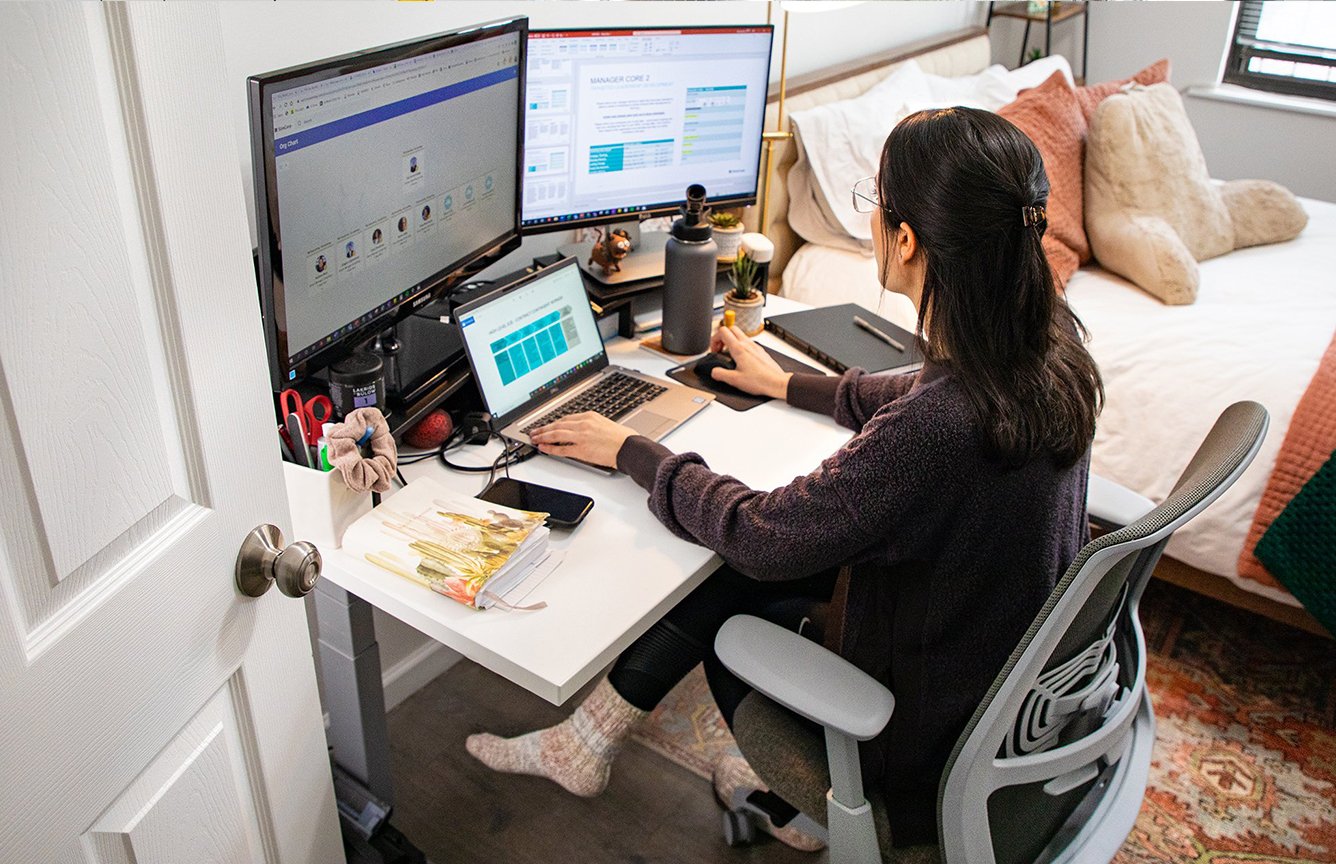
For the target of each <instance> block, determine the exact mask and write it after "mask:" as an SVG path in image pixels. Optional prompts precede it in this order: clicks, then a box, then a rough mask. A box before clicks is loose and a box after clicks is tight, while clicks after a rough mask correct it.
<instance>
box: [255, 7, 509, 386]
mask: <svg viewBox="0 0 1336 864" xmlns="http://www.w3.org/2000/svg"><path fill="white" fill-rule="evenodd" d="M527 33H528V19H527V18H515V19H511V20H507V21H498V22H493V23H489V24H484V25H480V26H476V27H470V28H467V29H461V30H458V31H454V32H449V33H439V34H436V35H434V36H428V37H425V38H421V39H413V40H411V41H407V42H400V43H398V44H395V45H387V46H383V47H379V48H373V49H370V50H367V51H360V52H357V53H354V54H345V55H342V56H340V57H334V58H330V59H328V60H321V61H318V62H315V63H308V64H304V65H301V66H294V67H292V68H289V69H283V70H280V71H277V72H270V73H267V74H264V75H255V76H252V77H251V78H250V79H249V80H248V95H249V108H250V122H251V144H252V156H253V161H254V170H255V202H256V207H255V209H256V229H257V234H258V237H259V265H258V270H259V282H260V295H261V303H262V306H263V312H264V323H265V339H266V342H267V345H268V350H269V367H270V373H271V378H272V384H273V387H274V389H275V390H278V389H281V388H283V387H286V386H288V385H289V383H290V382H293V381H296V380H299V379H301V378H303V377H305V376H306V375H307V374H309V373H312V372H315V371H318V370H319V369H320V368H322V367H323V366H325V365H327V364H328V363H330V362H333V361H335V360H337V359H339V357H341V356H343V355H344V354H346V353H347V352H348V351H349V350H350V349H351V348H353V347H355V346H356V345H358V344H360V343H361V342H364V341H366V340H368V339H369V338H371V337H372V336H374V335H375V334H376V333H377V332H379V331H381V330H383V329H385V328H386V327H387V326H388V325H390V324H392V323H393V322H394V321H396V320H398V319H399V318H400V317H402V316H405V315H407V314H409V313H410V312H411V311H413V310H414V309H416V308H419V307H421V306H423V305H425V304H426V303H427V302H429V301H430V300H432V299H434V298H435V297H436V296H438V295H439V294H440V293H441V292H442V291H443V290H444V289H445V288H447V287H448V286H450V285H452V284H454V283H455V282H458V281H459V280H460V278H461V277H462V276H464V275H466V274H467V273H468V272H470V268H474V267H476V266H477V265H478V264H479V262H481V261H485V260H489V259H490V257H492V256H495V255H498V254H501V253H503V252H505V251H509V250H510V249H513V248H516V247H518V245H519V227H520V226H519V222H520V188H521V184H520V167H519V166H520V164H521V159H522V158H523V157H522V154H523V140H522V136H521V134H520V128H521V123H522V118H523V110H524V106H523V101H522V96H523V93H524V76H525V63H524V60H525V52H526V50H527V40H526V36H527ZM517 154H518V155H517Z"/></svg>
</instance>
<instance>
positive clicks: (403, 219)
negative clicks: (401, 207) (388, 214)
mask: <svg viewBox="0 0 1336 864" xmlns="http://www.w3.org/2000/svg"><path fill="white" fill-rule="evenodd" d="M398 227H399V233H400V234H402V233H404V232H405V231H407V230H408V217H407V216H400V217H399V226H398Z"/></svg>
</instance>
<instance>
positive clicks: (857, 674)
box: [714, 615, 895, 741]
mask: <svg viewBox="0 0 1336 864" xmlns="http://www.w3.org/2000/svg"><path fill="white" fill-rule="evenodd" d="M714 653H715V654H716V655H717V656H718V657H719V660H720V661H721V662H722V663H723V664H724V666H726V667H727V668H728V670H729V671H730V672H732V673H733V674H734V675H736V676H738V677H739V678H741V679H742V680H743V681H745V682H747V683H748V684H750V685H751V686H752V687H754V688H756V689H757V690H759V691H760V692H761V693H763V694H765V695H766V696H768V697H770V698H771V699H773V700H774V701H776V702H778V703H779V704H780V705H783V706H784V707H785V708H788V709H789V710H790V711H793V712H794V713H796V714H799V715H801V716H803V717H806V718H807V719H808V720H811V721H812V722H814V723H819V724H820V725H822V726H825V727H828V728H830V729H833V730H835V731H836V732H840V733H842V734H844V735H848V736H849V737H851V738H853V739H855V740H857V741H866V740H868V739H869V738H872V737H874V736H876V734H877V733H878V732H880V731H881V730H882V729H884V728H885V727H886V723H887V721H889V720H890V719H891V712H892V711H893V710H895V697H894V696H892V695H891V691H890V690H887V689H886V688H885V687H883V686H882V685H881V684H880V683H878V682H877V680H876V679H875V678H873V677H872V676H871V675H868V674H867V673H866V672H864V671H863V670H861V669H859V668H858V667H856V666H854V665H853V664H852V663H850V662H849V661H848V660H845V659H844V658H843V657H840V656H839V655H837V654H833V653H831V652H830V651H827V650H826V649H825V648H822V647H821V646H820V645H818V644H817V643H815V642H813V641H812V640H810V639H806V638H804V637H802V636H799V635H798V634H797V633H794V632H793V631H792V630H785V629H784V628H783V627H780V626H779V625H777V624H772V623H770V622H769V621H764V620H762V619H760V618H756V617H753V616H751V615H734V616H733V617H732V618H729V619H728V621H726V622H725V623H724V626H723V627H721V628H720V629H719V634H718V635H717V636H716V637H715V640H714Z"/></svg>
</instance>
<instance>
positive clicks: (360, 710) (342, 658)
mask: <svg viewBox="0 0 1336 864" xmlns="http://www.w3.org/2000/svg"><path fill="white" fill-rule="evenodd" d="M315 605H316V620H317V622H318V623H319V629H320V677H321V679H322V680H323V682H324V685H325V705H326V707H327V708H328V709H329V743H330V746H331V747H333V749H334V761H335V762H336V763H337V764H338V765H339V767H341V768H343V770H344V771H347V772H348V773H349V774H351V775H352V776H353V777H354V778H355V779H356V780H358V781H360V782H361V783H362V784H364V785H365V786H366V789H367V791H369V792H370V793H371V794H372V795H375V796H376V797H377V798H379V799H380V800H381V801H382V802H384V803H385V804H387V805H393V803H394V785H393V782H392V780H391V777H390V737H389V729H388V726H387V723H386V719H385V689H384V686H383V685H382V683H381V677H380V647H379V646H378V645H377V644H376V627H375V623H374V622H373V620H372V618H371V604H370V603H367V602H366V601H365V600H363V599H362V598H360V597H358V596H356V595H355V594H349V593H348V592H347V591H344V590H343V589H342V588H340V587H338V586H337V585H335V584H333V583H332V582H330V581H329V580H327V579H322V580H320V581H319V582H317V583H316V588H315Z"/></svg>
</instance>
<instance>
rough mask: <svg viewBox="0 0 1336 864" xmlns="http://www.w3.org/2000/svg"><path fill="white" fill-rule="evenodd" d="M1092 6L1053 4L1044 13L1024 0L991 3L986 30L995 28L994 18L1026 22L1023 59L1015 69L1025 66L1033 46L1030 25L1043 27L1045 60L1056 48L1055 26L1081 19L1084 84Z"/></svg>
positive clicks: (1077, 1) (1079, 0) (1069, 0)
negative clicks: (1087, 10)
mask: <svg viewBox="0 0 1336 864" xmlns="http://www.w3.org/2000/svg"><path fill="white" fill-rule="evenodd" d="M1089 5H1090V4H1089V3H1088V2H1084V0H1064V2H1056V0H1054V2H1051V3H1049V4H1048V6H1047V7H1046V8H1045V10H1044V11H1043V12H1031V11H1030V4H1029V3H1027V2H1025V0H1018V2H1003V3H998V2H990V3H989V4H988V21H987V22H986V26H988V27H989V28H991V27H992V26H993V19H994V18H1013V19H1017V20H1020V21H1024V22H1025V35H1024V36H1022V37H1021V56H1020V59H1019V60H1018V61H1017V63H1016V65H1018V66H1024V65H1025V49H1026V48H1028V47H1029V46H1030V25H1032V24H1043V25H1044V56H1045V57H1047V56H1048V55H1049V53H1050V52H1051V51H1052V48H1053V25H1054V24H1060V23H1062V22H1063V21H1070V20H1072V19H1074V18H1080V19H1081V78H1080V81H1081V83H1084V82H1085V78H1086V58H1087V55H1088V48H1089V44H1090V16H1089V15H1087V14H1086V7H1087V6H1089Z"/></svg>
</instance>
